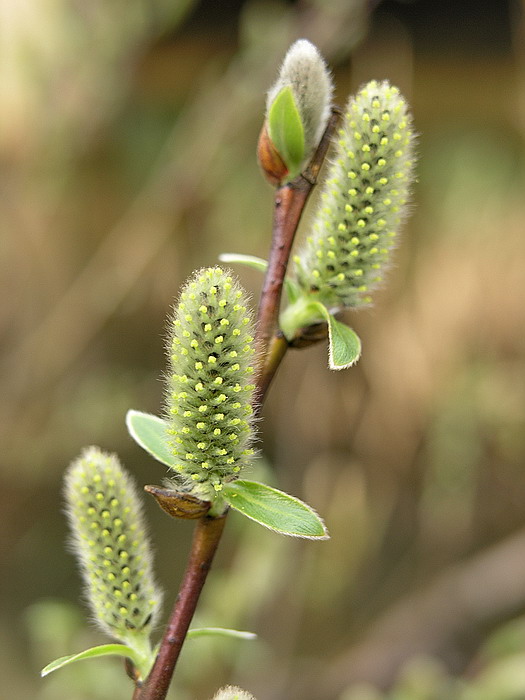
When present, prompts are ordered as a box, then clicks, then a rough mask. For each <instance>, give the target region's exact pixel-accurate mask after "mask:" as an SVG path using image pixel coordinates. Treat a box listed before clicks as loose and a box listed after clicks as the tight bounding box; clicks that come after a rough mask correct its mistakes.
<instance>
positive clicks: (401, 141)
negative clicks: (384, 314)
mask: <svg viewBox="0 0 525 700" xmlns="http://www.w3.org/2000/svg"><path fill="white" fill-rule="evenodd" d="M413 145H414V133H413V129H412V124H411V117H410V115H409V113H408V109H407V104H406V102H405V100H404V99H403V97H402V96H401V95H400V94H399V90H398V89H397V88H396V87H392V86H390V85H389V83H388V82H386V81H385V82H382V83H378V82H376V81H375V80H373V81H371V82H370V83H368V84H367V85H365V86H364V87H362V88H361V90H360V91H359V92H358V94H357V96H356V97H355V98H353V99H351V100H350V101H349V104H348V107H347V113H346V115H345V120H344V124H343V127H342V129H341V130H340V131H339V141H338V144H337V147H336V152H335V156H334V162H333V164H332V166H331V168H330V171H329V174H328V179H327V181H326V184H325V186H324V189H323V192H322V195H321V203H320V205H319V208H318V210H317V213H316V215H315V220H314V225H313V235H312V237H310V238H308V239H307V242H306V245H305V246H304V247H303V249H302V250H300V251H299V253H298V255H297V256H295V257H294V263H295V271H296V276H297V280H298V282H299V285H300V286H301V287H302V288H303V290H304V291H306V292H307V293H310V292H311V293H312V294H315V298H316V300H318V301H320V302H322V303H323V304H325V306H327V307H328V308H336V309H337V308H341V307H354V306H361V305H363V304H367V303H370V301H371V299H370V297H369V296H368V293H369V292H370V291H371V290H373V289H374V288H375V287H377V285H378V284H379V283H380V282H381V281H382V275H383V272H384V270H385V268H386V267H387V265H388V262H389V256H390V251H391V249H392V248H393V246H394V245H395V242H396V237H397V235H398V233H399V230H400V227H401V224H402V221H403V219H404V218H405V216H406V212H407V201H408V199H409V195H410V188H411V185H412V181H413Z"/></svg>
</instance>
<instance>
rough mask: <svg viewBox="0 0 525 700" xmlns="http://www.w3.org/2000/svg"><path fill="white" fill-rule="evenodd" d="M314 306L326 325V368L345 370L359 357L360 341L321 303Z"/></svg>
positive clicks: (353, 332) (354, 333) (355, 334)
mask: <svg viewBox="0 0 525 700" xmlns="http://www.w3.org/2000/svg"><path fill="white" fill-rule="evenodd" d="M315 306H316V307H317V309H318V311H319V313H320V314H322V316H324V318H325V320H326V322H327V323H328V342H329V350H328V366H329V367H330V369H336V370H338V369H346V368H347V367H351V366H352V365H353V364H355V363H356V362H357V360H358V359H359V357H360V356H361V340H360V339H359V336H358V335H357V333H356V332H355V331H353V330H352V329H351V328H349V327H348V326H347V325H345V324H344V323H341V322H340V321H338V320H337V319H336V318H335V317H334V316H333V315H332V314H331V313H330V312H329V311H328V309H327V308H326V306H325V305H324V304H321V302H316V304H315Z"/></svg>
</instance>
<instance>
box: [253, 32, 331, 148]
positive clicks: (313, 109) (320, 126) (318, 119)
mask: <svg viewBox="0 0 525 700" xmlns="http://www.w3.org/2000/svg"><path fill="white" fill-rule="evenodd" d="M287 86H289V87H290V88H291V90H292V93H293V96H294V98H295V102H296V105H297V109H298V110H299V114H300V116H301V122H302V125H303V129H304V138H305V151H306V152H305V157H306V158H308V156H310V155H311V154H312V151H313V150H314V149H315V148H316V147H317V145H318V144H319V141H320V140H321V136H322V135H323V131H324V130H325V128H326V125H327V122H328V117H329V116H330V108H331V104H332V92H333V85H332V79H331V77H330V73H329V71H328V68H327V66H326V63H325V62H324V59H323V57H322V56H321V54H320V53H319V51H318V50H317V48H316V47H315V46H314V45H313V44H312V43H311V42H310V41H308V40H307V39H299V40H298V41H296V42H295V43H294V44H292V46H291V47H290V48H289V49H288V52H287V54H286V56H285V58H284V61H283V64H282V66H281V69H280V71H279V76H278V79H277V81H276V82H275V84H274V85H272V87H271V88H270V90H269V91H268V97H267V101H266V107H267V110H268V111H269V110H270V107H271V105H272V102H273V101H274V99H275V98H276V97H277V95H278V94H279V92H280V91H281V90H282V89H283V88H284V87H287Z"/></svg>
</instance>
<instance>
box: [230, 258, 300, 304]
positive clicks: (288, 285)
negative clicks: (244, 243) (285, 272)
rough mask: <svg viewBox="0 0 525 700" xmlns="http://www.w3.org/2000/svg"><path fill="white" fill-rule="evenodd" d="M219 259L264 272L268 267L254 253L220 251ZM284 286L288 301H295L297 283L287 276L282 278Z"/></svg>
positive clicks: (297, 290) (298, 289) (297, 288)
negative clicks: (243, 253)
mask: <svg viewBox="0 0 525 700" xmlns="http://www.w3.org/2000/svg"><path fill="white" fill-rule="evenodd" d="M219 260H220V261H221V262H225V263H238V264H239V265H246V267H251V268H253V269H254V270H259V272H266V270H267V269H268V263H267V262H266V260H263V259H262V258H258V257H256V256H255V255H242V253H221V254H220V255H219ZM284 287H285V289H286V294H287V295H288V299H289V300H290V302H292V301H295V300H296V299H297V297H298V296H299V292H300V288H299V285H298V284H297V283H296V282H294V281H293V280H291V279H289V278H288V277H287V278H285V280H284Z"/></svg>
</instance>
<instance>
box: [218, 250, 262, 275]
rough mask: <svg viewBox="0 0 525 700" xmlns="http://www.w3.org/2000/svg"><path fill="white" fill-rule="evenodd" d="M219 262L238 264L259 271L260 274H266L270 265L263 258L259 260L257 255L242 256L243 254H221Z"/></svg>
mask: <svg viewBox="0 0 525 700" xmlns="http://www.w3.org/2000/svg"><path fill="white" fill-rule="evenodd" d="M219 260H220V261H221V262H225V263H238V264H239V265H246V266H247V267H252V268H253V269H254V270H259V272H266V270H267V269H268V263H267V262H266V260H263V259H262V258H258V257H256V256H255V255H242V253H221V254H220V255H219Z"/></svg>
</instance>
